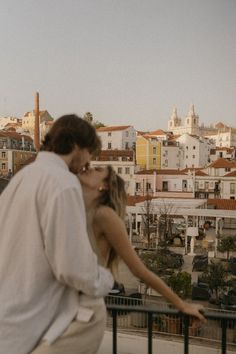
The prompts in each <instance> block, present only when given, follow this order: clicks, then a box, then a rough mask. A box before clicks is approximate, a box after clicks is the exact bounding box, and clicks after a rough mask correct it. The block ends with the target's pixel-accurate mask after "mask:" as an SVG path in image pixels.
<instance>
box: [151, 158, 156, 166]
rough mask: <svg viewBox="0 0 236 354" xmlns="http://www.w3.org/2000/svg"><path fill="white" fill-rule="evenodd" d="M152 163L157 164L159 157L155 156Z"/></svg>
mask: <svg viewBox="0 0 236 354" xmlns="http://www.w3.org/2000/svg"><path fill="white" fill-rule="evenodd" d="M152 163H153V165H156V164H157V159H156V158H155V157H154V158H153V160H152Z"/></svg>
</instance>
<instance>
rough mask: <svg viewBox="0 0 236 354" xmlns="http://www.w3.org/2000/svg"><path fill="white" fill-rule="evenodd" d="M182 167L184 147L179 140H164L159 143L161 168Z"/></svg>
mask: <svg viewBox="0 0 236 354" xmlns="http://www.w3.org/2000/svg"><path fill="white" fill-rule="evenodd" d="M183 167H184V148H183V146H181V145H180V143H179V141H175V140H165V141H162V143H161V169H181V168H183Z"/></svg>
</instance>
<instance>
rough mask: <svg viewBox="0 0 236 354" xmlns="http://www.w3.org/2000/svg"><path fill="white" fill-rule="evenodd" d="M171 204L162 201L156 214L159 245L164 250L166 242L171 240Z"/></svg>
mask: <svg viewBox="0 0 236 354" xmlns="http://www.w3.org/2000/svg"><path fill="white" fill-rule="evenodd" d="M173 208H174V207H173V204H171V203H166V202H165V201H164V200H163V203H162V205H161V206H160V207H159V210H158V214H159V215H160V216H159V221H158V235H159V238H160V243H161V244H162V245H163V246H164V247H165V248H166V247H167V244H168V241H170V240H171V239H172V238H173V234H172V226H173V218H172V216H171V214H172V212H173Z"/></svg>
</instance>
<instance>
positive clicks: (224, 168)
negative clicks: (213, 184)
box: [203, 158, 236, 177]
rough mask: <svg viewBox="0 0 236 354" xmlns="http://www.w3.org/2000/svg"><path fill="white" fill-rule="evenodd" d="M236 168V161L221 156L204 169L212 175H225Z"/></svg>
mask: <svg viewBox="0 0 236 354" xmlns="http://www.w3.org/2000/svg"><path fill="white" fill-rule="evenodd" d="M235 170H236V162H234V161H229V160H226V159H224V158H219V159H218V160H216V161H214V162H212V163H211V164H210V165H208V166H207V167H206V169H204V170H203V171H204V172H206V173H207V174H208V175H209V176H212V177H214V176H216V177H223V176H224V175H225V174H227V173H229V172H233V171H235Z"/></svg>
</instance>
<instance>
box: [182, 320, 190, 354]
mask: <svg viewBox="0 0 236 354" xmlns="http://www.w3.org/2000/svg"><path fill="white" fill-rule="evenodd" d="M183 322H184V354H188V348H189V316H186V315H184V316H183Z"/></svg>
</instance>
